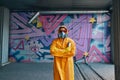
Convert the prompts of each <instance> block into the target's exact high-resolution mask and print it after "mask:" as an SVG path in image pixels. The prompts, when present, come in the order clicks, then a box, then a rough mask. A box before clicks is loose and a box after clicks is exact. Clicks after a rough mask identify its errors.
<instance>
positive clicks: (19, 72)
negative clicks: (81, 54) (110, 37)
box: [0, 62, 115, 80]
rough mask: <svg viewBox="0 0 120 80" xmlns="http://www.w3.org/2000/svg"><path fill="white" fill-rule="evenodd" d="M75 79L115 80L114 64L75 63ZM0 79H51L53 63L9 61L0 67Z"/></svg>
mask: <svg viewBox="0 0 120 80" xmlns="http://www.w3.org/2000/svg"><path fill="white" fill-rule="evenodd" d="M74 66H75V68H74V69H75V80H115V79H114V65H113V64H103V63H89V64H84V63H75V65H74ZM0 80H53V63H52V62H51V63H47V62H45V63H43V62H42V63H10V64H8V65H5V66H3V67H0Z"/></svg>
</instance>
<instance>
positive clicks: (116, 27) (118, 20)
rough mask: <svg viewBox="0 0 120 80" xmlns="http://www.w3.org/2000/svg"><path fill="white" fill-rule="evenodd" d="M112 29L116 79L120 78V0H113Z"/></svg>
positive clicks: (119, 79)
mask: <svg viewBox="0 0 120 80" xmlns="http://www.w3.org/2000/svg"><path fill="white" fill-rule="evenodd" d="M112 31H113V33H112V38H113V41H112V43H113V54H114V64H115V80H120V0H113V12H112Z"/></svg>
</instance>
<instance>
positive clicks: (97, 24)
mask: <svg viewBox="0 0 120 80" xmlns="http://www.w3.org/2000/svg"><path fill="white" fill-rule="evenodd" d="M34 15H35V12H12V13H11V18H10V20H11V24H10V46H9V50H10V52H9V60H10V61H14V62H41V61H44V62H49V61H52V60H53V57H52V56H51V55H50V52H49V47H50V44H51V42H52V40H53V39H54V38H56V37H57V30H58V28H59V26H60V25H61V24H64V25H66V26H67V28H68V30H69V34H68V36H69V37H70V38H72V39H73V40H74V41H75V43H76V47H77V50H76V56H75V59H76V60H77V61H80V62H83V55H84V53H85V52H87V53H88V57H87V61H88V62H110V59H111V50H110V14H109V13H107V14H47V15H39V16H38V17H37V18H36V19H34V20H33V21H32V22H31V24H28V21H29V20H30V19H31V18H32V17H33V16H34Z"/></svg>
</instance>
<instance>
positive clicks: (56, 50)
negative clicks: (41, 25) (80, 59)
mask: <svg viewBox="0 0 120 80" xmlns="http://www.w3.org/2000/svg"><path fill="white" fill-rule="evenodd" d="M64 53H65V49H60V48H57V47H56V40H53V42H52V44H51V46H50V54H51V55H53V56H59V57H63V55H64Z"/></svg>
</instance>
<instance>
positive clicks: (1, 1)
mask: <svg viewBox="0 0 120 80" xmlns="http://www.w3.org/2000/svg"><path fill="white" fill-rule="evenodd" d="M0 6H4V7H7V8H9V9H10V10H109V9H110V8H111V7H112V0H0Z"/></svg>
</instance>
